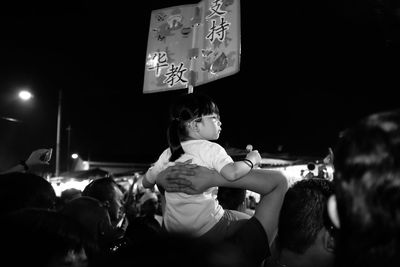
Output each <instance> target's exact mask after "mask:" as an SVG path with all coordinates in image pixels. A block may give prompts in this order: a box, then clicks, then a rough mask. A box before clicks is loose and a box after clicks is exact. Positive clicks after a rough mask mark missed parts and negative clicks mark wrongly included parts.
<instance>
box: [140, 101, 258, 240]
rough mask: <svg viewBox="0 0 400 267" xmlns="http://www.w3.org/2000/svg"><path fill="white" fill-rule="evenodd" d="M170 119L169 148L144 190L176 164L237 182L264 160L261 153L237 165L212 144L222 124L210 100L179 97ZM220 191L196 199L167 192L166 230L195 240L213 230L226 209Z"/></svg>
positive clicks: (210, 192)
mask: <svg viewBox="0 0 400 267" xmlns="http://www.w3.org/2000/svg"><path fill="white" fill-rule="evenodd" d="M171 118H172V119H171V124H170V127H169V129H168V142H169V148H167V149H166V150H164V152H163V153H162V154H161V156H160V157H159V159H158V161H157V162H156V163H155V164H154V166H152V167H151V168H150V169H149V170H148V171H147V173H146V175H145V178H144V179H143V186H144V187H147V188H149V187H152V186H154V184H155V182H156V177H157V175H158V174H159V173H160V172H161V171H162V170H164V169H165V168H167V167H168V166H170V165H171V164H173V162H185V161H187V160H191V162H192V163H193V164H196V165H199V166H203V167H207V168H209V169H214V170H216V171H218V172H220V173H221V174H222V175H223V176H224V177H225V178H226V179H228V180H237V179H239V178H241V177H242V176H243V175H245V174H247V173H248V172H249V171H250V170H251V169H252V167H253V166H254V165H256V164H258V163H259V162H260V160H261V157H260V155H259V153H258V151H252V152H250V153H249V154H248V155H247V158H246V160H244V161H240V162H234V161H233V160H232V158H231V157H230V156H229V155H228V154H227V152H226V151H225V149H224V148H223V147H222V146H220V145H219V144H217V143H215V142H211V141H210V140H217V139H218V138H219V134H220V132H221V122H220V120H219V110H218V107H217V106H216V105H215V103H214V102H213V101H212V100H211V99H210V98H209V97H207V96H204V95H195V94H188V95H184V96H182V97H180V98H179V99H178V101H177V102H176V103H175V105H173V106H172V109H171ZM217 190H218V189H217V187H213V188H209V189H208V190H206V191H205V192H203V193H202V194H197V195H193V196H190V195H187V194H185V193H169V192H166V193H165V198H166V207H165V212H164V214H163V217H164V224H165V227H166V229H167V230H168V231H171V232H181V233H188V234H192V235H194V236H201V235H203V234H205V233H207V232H208V231H209V230H211V229H212V228H213V227H214V226H215V225H216V224H217V223H218V222H219V221H220V219H221V218H222V217H223V215H224V209H223V208H222V207H221V206H220V205H219V204H218V202H217V200H216V198H217ZM237 216H240V215H237ZM241 218H248V216H244V217H241Z"/></svg>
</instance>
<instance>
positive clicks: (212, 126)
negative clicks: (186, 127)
mask: <svg viewBox="0 0 400 267" xmlns="http://www.w3.org/2000/svg"><path fill="white" fill-rule="evenodd" d="M221 125H222V123H221V121H220V117H219V116H218V115H217V114H215V113H214V114H211V115H205V116H202V117H201V121H200V122H197V127H198V129H199V134H200V135H201V136H202V137H203V138H204V139H205V140H217V139H218V138H219V134H220V133H221V130H222V128H221Z"/></svg>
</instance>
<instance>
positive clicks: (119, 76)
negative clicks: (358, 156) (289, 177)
mask: <svg viewBox="0 0 400 267" xmlns="http://www.w3.org/2000/svg"><path fill="white" fill-rule="evenodd" d="M197 2H198V1H166V0H162V1H154V0H148V1H140V2H139V1H133V2H132V1H130V2H129V3H125V2H120V3H119V2H115V1H109V2H102V1H39V2H37V1H31V2H21V1H13V3H12V4H1V6H0V115H1V116H6V117H13V118H17V119H19V120H21V122H19V123H17V122H10V121H6V120H1V119H0V169H6V168H8V167H10V166H11V165H13V164H14V163H16V162H17V161H18V159H21V158H25V157H27V156H28V155H29V153H30V152H31V151H32V150H34V149H37V148H41V147H52V148H53V149H55V147H56V144H55V143H56V127H57V124H56V122H57V97H58V92H59V90H62V93H63V97H62V135H61V164H62V165H61V168H63V169H65V168H66V161H67V158H68V152H70V153H72V152H77V153H79V154H80V155H82V157H83V158H84V159H89V160H97V161H99V160H104V161H126V162H145V163H148V162H153V161H155V160H156V159H157V157H158V155H159V154H160V153H161V152H162V150H164V149H165V148H166V146H167V142H166V137H165V136H166V135H165V131H166V127H167V125H168V116H167V111H168V106H169V104H170V102H171V100H172V99H173V98H174V97H175V96H176V95H178V94H181V93H183V92H184V91H185V89H182V90H176V91H169V92H163V93H153V94H143V93H142V90H143V76H144V63H145V56H146V46H147V36H148V27H149V21H150V13H151V10H154V9H159V8H165V7H170V6H174V5H181V4H191V3H197ZM134 4H136V5H139V4H140V5H139V6H134ZM398 10H399V9H398V7H397V6H396V4H395V1H392V2H391V1H361V0H360V1H353V0H349V1H344V0H343V1H333V0H329V1H317V0H311V1H310V0H308V1H295V0H289V1H276V2H271V1H244V0H242V1H241V66H240V72H239V73H238V74H236V75H233V76H229V77H226V78H223V79H220V80H217V81H215V82H212V83H209V84H205V85H201V86H199V87H195V88H194V91H201V92H204V93H207V94H209V95H210V96H211V97H212V98H213V99H214V100H215V102H216V103H217V104H218V106H219V108H220V111H221V117H222V122H223V126H222V127H223V132H222V135H221V137H220V139H219V140H218V142H219V143H220V144H222V145H224V146H226V147H235V148H244V147H245V146H246V145H247V144H252V145H253V147H254V148H255V149H258V150H259V151H260V152H265V153H280V154H287V155H297V156H321V157H322V156H324V155H325V154H326V153H327V152H328V148H329V147H332V146H334V144H335V143H336V141H337V136H338V134H339V132H340V131H342V130H343V129H345V128H346V127H348V126H350V125H351V124H352V123H354V122H355V121H356V120H358V119H359V118H361V117H363V116H365V115H367V114H370V113H372V112H376V111H382V110H386V109H391V108H395V107H398V100H397V97H396V95H397V94H398V93H397V91H398V88H399V79H400V77H399V72H398V71H399V67H398V66H399V64H400V61H399V57H398V52H399V51H400V50H399V40H398V38H399V37H398V36H399V26H398V25H399V18H398V17H396V14H398V13H399V12H398ZM396 12H397V13H396ZM23 86H26V87H28V88H29V89H31V90H32V92H33V93H34V95H35V97H34V99H33V101H31V102H30V103H29V104H27V103H24V104H22V103H20V102H19V101H17V100H16V99H15V94H16V92H17V89H18V88H21V87H23ZM68 126H70V127H71V130H70V131H69V134H68V131H67V130H66V129H67V127H68ZM54 155H55V154H54ZM52 162H53V164H54V160H52Z"/></svg>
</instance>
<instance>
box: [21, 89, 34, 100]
mask: <svg viewBox="0 0 400 267" xmlns="http://www.w3.org/2000/svg"><path fill="white" fill-rule="evenodd" d="M18 97H19V98H20V99H22V100H23V101H28V100H30V99H31V98H32V97H33V95H32V93H31V92H29V91H27V90H21V91H20V92H19V94H18Z"/></svg>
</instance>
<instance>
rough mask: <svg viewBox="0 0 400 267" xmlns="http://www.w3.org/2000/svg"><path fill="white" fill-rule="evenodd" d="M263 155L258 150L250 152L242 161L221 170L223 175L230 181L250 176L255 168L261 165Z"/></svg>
mask: <svg viewBox="0 0 400 267" xmlns="http://www.w3.org/2000/svg"><path fill="white" fill-rule="evenodd" d="M260 162H261V155H260V153H258V151H257V150H253V151H250V152H249V153H248V154H247V156H246V158H245V159H244V160H242V161H236V162H232V163H229V164H227V165H225V166H224V167H223V168H222V169H221V175H222V176H224V177H225V179H227V180H228V181H236V180H238V179H240V178H242V177H243V176H244V175H246V174H248V173H249V171H251V170H252V169H253V167H254V166H256V165H258V164H260Z"/></svg>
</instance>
